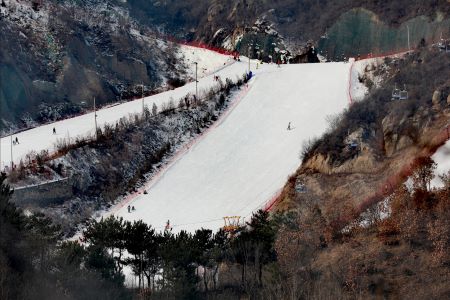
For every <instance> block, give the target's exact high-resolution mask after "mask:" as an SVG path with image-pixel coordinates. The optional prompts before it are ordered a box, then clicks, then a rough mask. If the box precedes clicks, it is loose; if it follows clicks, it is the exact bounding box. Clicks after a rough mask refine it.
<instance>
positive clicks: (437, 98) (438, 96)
mask: <svg viewBox="0 0 450 300" xmlns="http://www.w3.org/2000/svg"><path fill="white" fill-rule="evenodd" d="M441 96H442V93H441V91H440V90H435V91H434V93H433V97H432V98H431V101H432V102H433V108H436V109H439V108H440V107H441V103H440V102H441Z"/></svg>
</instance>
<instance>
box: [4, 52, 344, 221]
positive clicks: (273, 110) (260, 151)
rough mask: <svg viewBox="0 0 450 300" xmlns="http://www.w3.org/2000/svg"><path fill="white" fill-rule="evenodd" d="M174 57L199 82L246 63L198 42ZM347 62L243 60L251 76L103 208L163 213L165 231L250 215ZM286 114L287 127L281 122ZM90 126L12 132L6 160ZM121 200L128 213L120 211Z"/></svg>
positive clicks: (319, 116)
mask: <svg viewBox="0 0 450 300" xmlns="http://www.w3.org/2000/svg"><path fill="white" fill-rule="evenodd" d="M202 52H205V53H203V54H204V55H203V54H202ZM184 57H185V59H189V60H191V61H193V60H196V61H198V62H199V65H200V68H205V69H206V70H205V72H204V75H205V76H204V77H203V78H202V79H200V81H199V90H202V89H206V88H209V87H211V86H213V85H214V84H216V82H215V81H214V79H213V74H211V73H214V71H215V70H217V69H218V68H219V70H218V71H217V72H216V73H215V75H218V76H220V77H221V78H222V79H225V78H227V77H228V78H231V79H233V80H234V79H236V78H237V77H240V76H242V74H243V73H245V72H246V70H247V68H248V63H247V62H246V61H245V58H244V59H243V61H242V62H234V61H231V60H230V58H229V57H228V56H222V55H219V54H215V53H214V54H213V53H211V52H208V51H207V50H200V51H198V50H197V51H196V50H195V49H194V50H193V49H189V48H186V49H185V51H184ZM349 68H350V64H344V63H327V64H304V65H283V66H282V67H281V68H278V67H276V66H275V65H268V64H264V65H260V66H259V68H258V69H256V64H255V63H254V62H252V70H253V72H254V73H255V74H256V75H255V77H254V78H253V79H252V80H251V81H250V83H249V84H248V86H247V87H245V88H244V89H242V91H241V92H239V93H237V95H236V97H235V99H234V100H233V101H234V102H233V103H232V104H231V106H230V108H229V109H228V111H226V112H225V113H224V114H223V116H222V117H221V119H220V120H219V121H218V122H216V123H215V124H214V125H213V127H212V128H210V129H209V130H207V131H206V132H205V134H203V135H202V136H200V137H199V138H198V139H197V140H196V141H195V142H194V143H193V144H190V148H189V149H184V150H182V151H181V152H180V153H179V154H177V155H176V156H175V158H174V159H172V162H171V163H169V164H168V165H167V167H166V168H165V169H163V171H162V172H160V173H159V174H157V175H156V176H154V177H153V178H152V180H151V181H149V182H147V184H146V185H145V187H143V189H146V190H147V192H148V193H147V194H143V193H137V194H135V195H131V197H127V198H126V199H124V201H122V202H121V203H120V204H119V205H117V206H116V207H114V208H113V209H111V210H110V211H109V212H107V214H117V215H121V216H123V217H124V218H125V219H129V220H136V219H143V220H144V221H145V222H147V223H149V224H151V225H152V226H154V227H156V228H158V229H162V228H163V226H164V225H165V223H166V221H167V220H170V222H171V224H172V225H173V226H174V230H181V229H187V230H195V229H197V228H199V227H202V226H203V227H205V228H211V229H218V228H219V227H220V226H222V224H223V221H222V217H223V216H230V215H233V216H234V215H238V216H242V217H248V216H250V214H251V213H252V212H254V211H255V210H256V209H258V208H260V207H261V206H262V205H264V204H265V203H266V202H267V201H268V200H269V199H271V198H272V197H273V196H274V195H275V194H276V193H277V192H278V191H279V189H280V188H281V187H282V186H283V184H284V183H285V181H286V179H287V177H288V176H289V175H290V174H291V173H293V172H294V171H295V169H296V168H297V167H298V165H299V163H300V161H299V153H300V150H301V146H302V144H303V142H304V141H305V140H307V139H309V138H311V137H313V136H318V135H321V134H322V133H323V132H324V131H325V130H326V128H327V122H326V116H327V115H331V114H335V113H337V112H340V111H342V110H343V109H344V108H345V107H346V106H347V105H348V82H349ZM208 73H209V74H208ZM194 92H195V83H194V82H192V83H189V84H187V85H185V86H183V87H181V88H178V89H175V90H172V91H168V92H165V93H161V94H158V95H154V96H151V97H147V98H146V99H145V105H148V106H149V107H151V106H152V105H153V103H156V105H157V106H158V107H161V105H162V104H163V103H167V102H168V101H170V100H171V99H173V100H174V101H175V103H176V102H177V101H178V99H179V98H181V97H184V96H185V95H186V94H188V93H191V94H192V93H194ZM141 111H142V100H136V101H132V102H128V103H124V104H120V105H116V106H112V107H109V108H105V109H102V110H100V111H98V112H97V115H98V118H97V121H98V124H99V126H102V125H103V124H106V123H113V124H114V123H115V122H116V121H118V120H119V119H120V118H121V117H124V116H127V115H129V114H133V113H139V112H141ZM289 122H291V127H292V130H287V127H288V123H289ZM53 127H55V129H56V132H57V134H56V135H53V134H52V129H53ZM93 132H94V114H93V113H90V114H86V115H83V116H79V117H76V118H72V119H67V120H64V121H60V122H56V123H54V124H49V125H45V126H41V127H38V128H35V129H32V130H28V131H25V132H21V133H19V134H17V135H14V136H13V137H14V138H15V137H16V136H17V137H18V139H19V142H20V144H19V145H15V146H13V147H12V149H13V159H14V161H15V163H18V162H19V160H20V159H23V158H24V157H25V155H26V154H27V153H28V152H30V151H36V152H39V151H41V150H43V149H47V150H50V151H52V150H54V144H55V142H57V140H58V139H60V138H65V137H67V136H70V137H71V138H74V137H76V136H78V135H82V136H85V135H87V134H93ZM1 146H2V148H1V154H2V156H1V160H2V161H3V164H2V165H3V166H4V165H5V164H9V162H10V160H11V156H10V147H11V144H10V139H9V137H6V138H3V139H2V140H1ZM128 205H132V206H134V207H135V208H136V211H135V212H133V213H128V211H127V206H128Z"/></svg>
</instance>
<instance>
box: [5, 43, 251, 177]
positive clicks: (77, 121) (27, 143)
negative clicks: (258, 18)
mask: <svg viewBox="0 0 450 300" xmlns="http://www.w3.org/2000/svg"><path fill="white" fill-rule="evenodd" d="M180 48H181V51H180V53H181V54H180V55H182V57H184V58H185V59H186V63H187V64H188V65H191V67H192V71H191V72H193V73H194V74H195V65H194V64H192V63H191V62H193V61H194V60H197V61H198V67H199V70H198V74H199V78H200V79H199V82H198V90H199V94H200V93H201V91H202V90H207V89H209V88H210V87H212V86H214V85H215V84H217V83H216V82H215V81H214V75H217V76H220V77H221V78H223V79H225V78H230V79H232V80H236V78H237V77H241V76H242V75H243V74H244V73H245V72H246V70H247V68H248V64H246V63H244V62H234V60H233V59H232V57H230V56H227V55H221V54H218V53H215V52H212V51H209V50H206V49H197V48H194V47H190V46H180ZM215 71H216V73H215V74H214V72H215ZM201 77H202V78H201ZM188 93H190V94H195V82H191V83H188V84H186V85H184V86H182V87H180V88H177V89H174V90H171V91H167V92H164V93H160V94H157V95H153V96H150V97H146V98H144V105H146V106H148V107H149V108H150V109H151V107H152V106H153V103H155V104H156V105H157V106H158V108H160V107H161V105H162V104H163V103H167V102H169V101H170V99H173V100H174V102H175V103H178V100H179V99H180V98H181V97H184V96H186V95H187V94H188ZM141 112H142V99H138V100H134V101H130V102H126V103H123V104H119V105H115V106H110V107H107V108H104V109H101V110H98V111H97V123H98V127H103V126H104V125H105V124H107V123H109V124H115V123H116V122H117V121H118V120H120V118H122V117H126V116H128V115H130V114H135V113H141ZM53 128H55V129H56V133H57V134H56V135H53ZM94 128H95V120H94V113H93V112H91V113H88V114H85V115H81V116H77V117H74V118H70V119H66V120H61V121H58V122H55V123H52V124H48V125H43V126H40V127H36V128H33V129H30V130H27V131H23V132H20V133H18V134H14V135H13V136H12V138H13V139H15V138H16V137H17V138H18V140H19V144H18V145H12V143H11V137H10V136H7V137H4V138H2V139H1V142H0V146H1V148H0V154H1V156H0V170H3V169H4V167H5V166H11V161H13V162H14V164H16V165H17V164H19V162H20V160H21V159H25V156H26V155H27V154H28V153H29V152H31V151H35V152H37V153H39V152H41V151H42V150H48V151H49V152H53V151H54V150H55V145H56V143H57V141H58V140H59V139H67V138H70V139H74V138H76V137H77V136H83V137H84V136H88V135H93V134H94V133H95V130H94ZM11 157H12V158H11Z"/></svg>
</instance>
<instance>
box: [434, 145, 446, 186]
mask: <svg viewBox="0 0 450 300" xmlns="http://www.w3.org/2000/svg"><path fill="white" fill-rule="evenodd" d="M431 158H432V159H433V160H434V161H435V162H436V164H437V168H436V171H435V174H436V176H435V177H434V179H433V180H432V181H431V187H433V188H441V187H444V182H442V180H441V179H440V178H439V175H443V174H448V173H449V172H450V140H449V141H447V143H445V145H443V146H442V147H441V148H439V149H438V150H437V151H436V153H435V154H434V155H433V156H432V157H431Z"/></svg>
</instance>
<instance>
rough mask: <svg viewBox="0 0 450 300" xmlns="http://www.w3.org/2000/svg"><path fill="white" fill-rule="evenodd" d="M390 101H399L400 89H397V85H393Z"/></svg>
mask: <svg viewBox="0 0 450 300" xmlns="http://www.w3.org/2000/svg"><path fill="white" fill-rule="evenodd" d="M391 100H393V101H394V100H400V89H398V88H397V84H395V87H394V89H393V90H392V97H391Z"/></svg>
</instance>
